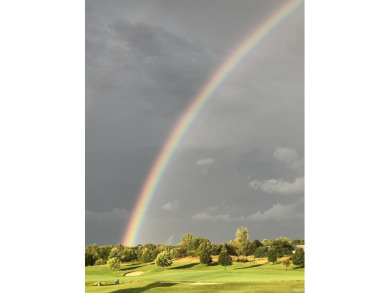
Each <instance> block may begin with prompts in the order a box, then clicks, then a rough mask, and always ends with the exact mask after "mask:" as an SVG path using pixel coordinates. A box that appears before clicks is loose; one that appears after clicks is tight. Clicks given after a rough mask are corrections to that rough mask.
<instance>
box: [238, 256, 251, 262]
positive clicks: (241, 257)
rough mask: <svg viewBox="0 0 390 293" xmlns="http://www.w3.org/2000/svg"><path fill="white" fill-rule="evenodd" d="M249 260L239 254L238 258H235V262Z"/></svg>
mask: <svg viewBox="0 0 390 293" xmlns="http://www.w3.org/2000/svg"><path fill="white" fill-rule="evenodd" d="M248 261H249V260H248V259H247V258H246V257H244V256H239V257H237V259H236V260H235V262H248Z"/></svg>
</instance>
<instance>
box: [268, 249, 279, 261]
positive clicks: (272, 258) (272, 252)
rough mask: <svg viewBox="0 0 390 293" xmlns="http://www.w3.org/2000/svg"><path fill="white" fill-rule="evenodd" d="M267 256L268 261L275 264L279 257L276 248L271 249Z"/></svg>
mask: <svg viewBox="0 0 390 293" xmlns="http://www.w3.org/2000/svg"><path fill="white" fill-rule="evenodd" d="M267 256H268V261H269V262H272V263H273V264H275V261H276V260H277V258H278V256H277V252H276V249H275V248H272V249H270V250H269V251H268V255H267Z"/></svg>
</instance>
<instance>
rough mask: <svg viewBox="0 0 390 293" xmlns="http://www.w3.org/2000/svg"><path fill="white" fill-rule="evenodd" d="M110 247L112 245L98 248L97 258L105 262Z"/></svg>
mask: <svg viewBox="0 0 390 293" xmlns="http://www.w3.org/2000/svg"><path fill="white" fill-rule="evenodd" d="M112 247H113V246H112V245H105V246H100V247H99V248H98V257H99V258H101V259H102V260H104V261H107V260H108V257H109V255H110V252H111V249H112Z"/></svg>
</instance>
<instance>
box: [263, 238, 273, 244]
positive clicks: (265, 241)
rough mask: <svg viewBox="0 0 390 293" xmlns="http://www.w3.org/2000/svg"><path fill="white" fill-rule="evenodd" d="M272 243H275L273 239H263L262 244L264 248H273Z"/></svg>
mask: <svg viewBox="0 0 390 293" xmlns="http://www.w3.org/2000/svg"><path fill="white" fill-rule="evenodd" d="M272 243H273V241H272V240H271V239H263V241H261V244H263V245H264V246H272Z"/></svg>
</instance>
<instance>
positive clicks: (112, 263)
mask: <svg viewBox="0 0 390 293" xmlns="http://www.w3.org/2000/svg"><path fill="white" fill-rule="evenodd" d="M107 264H108V266H109V267H110V268H112V269H119V268H120V267H121V262H120V260H119V258H117V257H113V258H110V259H109V260H108V261H107Z"/></svg>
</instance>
